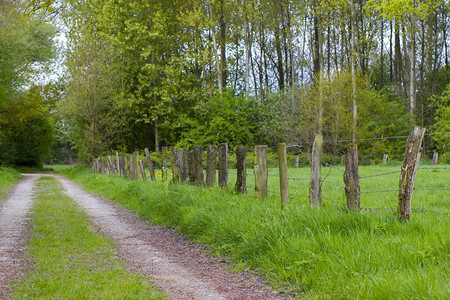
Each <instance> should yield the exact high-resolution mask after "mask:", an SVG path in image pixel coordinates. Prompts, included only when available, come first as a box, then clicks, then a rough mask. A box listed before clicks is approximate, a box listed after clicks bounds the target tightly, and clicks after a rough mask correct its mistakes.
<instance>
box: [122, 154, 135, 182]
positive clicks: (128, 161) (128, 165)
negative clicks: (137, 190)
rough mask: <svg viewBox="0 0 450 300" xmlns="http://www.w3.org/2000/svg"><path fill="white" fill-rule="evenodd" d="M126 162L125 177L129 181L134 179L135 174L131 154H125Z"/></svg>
mask: <svg viewBox="0 0 450 300" xmlns="http://www.w3.org/2000/svg"><path fill="white" fill-rule="evenodd" d="M124 161H125V177H126V178H128V179H133V178H132V176H131V174H133V172H132V167H131V157H130V155H129V154H125V156H124Z"/></svg>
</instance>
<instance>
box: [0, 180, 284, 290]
mask: <svg viewBox="0 0 450 300" xmlns="http://www.w3.org/2000/svg"><path fill="white" fill-rule="evenodd" d="M41 176H51V175H48V174H46V175H44V174H32V175H25V178H24V179H22V180H21V181H20V182H19V183H18V184H17V185H16V186H15V187H14V188H13V189H12V190H11V191H10V193H9V196H8V197H6V198H5V199H0V299H9V298H10V297H11V294H10V293H11V291H10V290H8V286H9V285H10V284H11V282H12V280H14V279H15V278H17V277H18V276H19V275H20V272H21V270H22V269H23V266H24V259H25V258H24V257H25V255H24V251H25V250H24V249H25V243H26V240H27V236H28V234H27V222H28V218H27V215H28V212H29V211H30V208H31V207H32V205H33V198H34V196H33V186H34V182H35V180H36V179H38V178H39V177H41ZM54 177H55V178H56V179H57V180H58V181H59V182H61V184H62V185H63V187H64V188H65V190H66V194H67V195H69V196H70V197H72V198H73V199H74V200H75V201H76V202H77V203H78V204H79V205H80V206H81V207H83V209H84V210H85V211H86V213H87V214H88V215H89V216H90V217H91V221H92V222H93V223H94V224H95V225H96V226H97V227H98V228H97V229H98V230H99V231H101V232H102V233H104V234H105V235H106V236H109V237H111V238H112V239H113V240H114V241H115V242H116V244H117V246H118V251H119V254H120V255H121V257H123V258H124V259H125V262H126V265H127V267H128V268H129V269H130V270H132V271H137V272H140V273H142V274H144V275H146V276H148V278H149V279H150V281H151V282H152V283H153V284H155V285H156V286H157V288H159V289H160V290H163V291H165V292H166V293H167V294H168V296H169V297H170V298H171V299H284V298H281V297H279V296H278V294H277V293H276V292H273V291H270V290H268V289H266V288H265V286H266V285H265V284H264V283H263V281H262V280H261V278H259V277H257V276H254V275H252V274H248V273H245V272H241V273H233V272H231V271H229V269H228V268H229V264H227V263H226V262H224V261H219V260H217V259H214V258H211V257H209V256H207V255H206V254H205V253H206V251H205V250H206V248H205V247H203V246H199V245H196V244H192V243H189V242H187V241H186V240H184V239H183V238H182V237H181V236H180V235H178V234H176V233H175V232H174V230H171V229H167V228H161V227H158V226H153V225H151V224H149V223H147V222H146V221H144V220H142V219H140V218H139V217H137V216H136V215H134V214H132V213H130V212H129V211H127V210H125V209H123V208H120V207H119V206H118V205H117V204H115V203H113V202H111V201H108V200H104V199H101V198H99V197H97V196H95V195H93V194H89V193H87V192H85V191H84V190H83V189H82V188H81V187H80V186H79V185H77V184H75V183H74V182H72V181H70V180H68V179H67V178H65V177H62V176H54Z"/></svg>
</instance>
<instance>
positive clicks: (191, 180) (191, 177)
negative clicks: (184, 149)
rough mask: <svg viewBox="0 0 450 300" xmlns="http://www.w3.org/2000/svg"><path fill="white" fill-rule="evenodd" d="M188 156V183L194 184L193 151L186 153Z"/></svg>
mask: <svg viewBox="0 0 450 300" xmlns="http://www.w3.org/2000/svg"><path fill="white" fill-rule="evenodd" d="M188 156H189V182H195V172H196V171H195V168H196V164H195V152H194V150H189V151H188Z"/></svg>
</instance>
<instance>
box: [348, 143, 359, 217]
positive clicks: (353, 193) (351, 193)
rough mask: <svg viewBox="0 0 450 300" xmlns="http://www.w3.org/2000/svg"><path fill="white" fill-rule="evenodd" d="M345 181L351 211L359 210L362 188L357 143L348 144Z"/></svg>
mask: <svg viewBox="0 0 450 300" xmlns="http://www.w3.org/2000/svg"><path fill="white" fill-rule="evenodd" d="M344 182H345V195H346V197H347V207H348V209H349V210H351V211H358V210H359V209H360V195H361V190H360V186H359V170H358V146H357V145H356V144H348V145H347V153H346V157H345V172H344Z"/></svg>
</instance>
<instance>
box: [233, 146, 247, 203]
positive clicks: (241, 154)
mask: <svg viewBox="0 0 450 300" xmlns="http://www.w3.org/2000/svg"><path fill="white" fill-rule="evenodd" d="M236 170H237V179H236V186H235V189H236V192H238V193H241V194H244V193H245V192H246V190H247V148H246V147H243V146H238V147H237V149H236Z"/></svg>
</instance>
